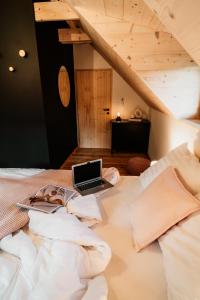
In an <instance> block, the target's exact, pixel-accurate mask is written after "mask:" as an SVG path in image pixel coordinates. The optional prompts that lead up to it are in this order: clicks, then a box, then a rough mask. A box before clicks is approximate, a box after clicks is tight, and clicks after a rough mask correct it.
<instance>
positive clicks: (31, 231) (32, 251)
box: [0, 169, 111, 300]
mask: <svg viewBox="0 0 200 300" xmlns="http://www.w3.org/2000/svg"><path fill="white" fill-rule="evenodd" d="M18 171H19V172H18ZM37 172H39V170H37ZM2 173H3V176H4V177H5V176H7V177H17V178H23V177H24V176H25V175H33V173H34V170H30V172H29V171H28V170H14V169H13V170H3V171H2ZM15 175H16V176H15ZM29 217H30V221H29V226H28V228H26V229H24V231H22V230H20V231H19V232H18V233H16V234H15V235H8V236H6V237H5V238H3V239H1V241H0V249H1V251H0V299H1V300H15V299H16V300H19V299H20V300H27V299H30V300H33V299H43V300H45V299H46V300H47V299H48V300H51V299H52V300H55V299H63V300H64V299H66V300H69V299H70V300H78V299H84V300H90V299H98V300H103V299H107V284H106V281H105V279H104V277H103V276H98V275H99V274H100V273H101V272H102V271H104V269H105V268H106V266H107V264H108V262H109V260H110V257H111V251H110V247H109V246H108V245H107V244H106V243H105V242H104V241H103V240H102V239H100V238H99V237H98V236H97V235H96V234H95V232H94V231H92V230H91V229H90V228H88V227H87V226H86V225H85V224H84V223H82V222H80V221H79V220H78V219H77V218H76V217H75V216H74V215H71V214H67V213H66V212H65V211H64V210H63V209H61V210H59V211H58V212H56V213H55V214H43V213H41V212H36V211H30V212H29Z"/></svg>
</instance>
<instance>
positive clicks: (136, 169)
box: [127, 156, 150, 176]
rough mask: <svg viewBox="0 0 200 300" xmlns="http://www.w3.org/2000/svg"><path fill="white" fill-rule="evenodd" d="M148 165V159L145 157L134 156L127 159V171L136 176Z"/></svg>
mask: <svg viewBox="0 0 200 300" xmlns="http://www.w3.org/2000/svg"><path fill="white" fill-rule="evenodd" d="M149 166H150V159H148V158H147V157H140V156H135V157H132V158H130V159H129V161H128V163H127V171H128V173H129V174H130V175H135V176H138V175H140V173H142V172H143V171H144V170H146V169H147V168H148V167H149Z"/></svg>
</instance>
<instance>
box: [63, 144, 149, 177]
mask: <svg viewBox="0 0 200 300" xmlns="http://www.w3.org/2000/svg"><path fill="white" fill-rule="evenodd" d="M136 155H137V156H138V155H139V156H143V157H147V155H145V154H137V153H111V150H110V149H94V148H76V149H75V150H74V151H73V153H72V154H71V155H70V156H69V157H68V158H67V159H66V161H65V162H64V163H63V165H62V166H61V169H66V170H70V169H71V166H72V165H73V164H78V163H82V162H85V161H88V160H93V159H97V158H102V160H103V168H109V167H115V168H117V169H118V170H119V173H120V175H123V176H126V175H129V173H128V172H127V169H126V166H127V162H128V160H129V159H130V158H132V157H133V156H136Z"/></svg>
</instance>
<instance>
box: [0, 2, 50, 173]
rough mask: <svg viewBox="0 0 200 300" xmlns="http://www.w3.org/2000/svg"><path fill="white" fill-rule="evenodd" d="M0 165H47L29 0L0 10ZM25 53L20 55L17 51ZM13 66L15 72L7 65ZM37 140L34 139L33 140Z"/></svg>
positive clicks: (46, 148) (8, 4)
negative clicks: (22, 50) (21, 56)
mask: <svg viewBox="0 0 200 300" xmlns="http://www.w3.org/2000/svg"><path fill="white" fill-rule="evenodd" d="M0 28H1V38H0V66H1V67H0V101H1V107H0V114H1V117H0V166H1V167H26V166H27V162H28V166H30V167H32V166H35V167H39V166H40V165H41V164H42V165H43V166H48V163H49V157H48V147H47V139H46V126H45V122H44V121H45V116H44V107H43V101H42V90H41V83H40V73H39V64H38V56H37V47H36V37H35V28H34V15H33V7H32V3H31V1H27V0H19V1H17V0H15V1H12V4H11V3H10V2H9V1H5V2H4V3H3V5H2V7H1V10H0ZM20 49H26V51H27V53H28V56H27V57H26V58H24V59H22V58H20V57H19V55H18V51H19V50H20ZM9 66H14V67H15V68H16V71H15V72H9V71H8V67H9ZM36 141H37V142H36Z"/></svg>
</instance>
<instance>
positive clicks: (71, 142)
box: [36, 22, 77, 165]
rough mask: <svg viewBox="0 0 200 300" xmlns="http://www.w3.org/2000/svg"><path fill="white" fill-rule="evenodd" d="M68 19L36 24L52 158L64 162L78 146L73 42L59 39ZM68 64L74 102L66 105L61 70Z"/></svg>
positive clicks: (59, 162)
mask: <svg viewBox="0 0 200 300" xmlns="http://www.w3.org/2000/svg"><path fill="white" fill-rule="evenodd" d="M66 26H67V24H66V22H44V23H37V24H36V33H37V41H38V53H39V63H40V71H41V75H42V76H41V80H42V90H43V95H44V103H45V112H46V122H47V133H48V143H49V149H50V152H49V154H50V159H51V161H52V163H53V164H54V165H57V164H58V165H60V164H62V162H63V158H64V159H65V158H66V156H67V155H68V154H70V153H71V152H72V151H73V150H74V148H75V147H76V146H77V128H76V102H75V89H74V62H73V46H72V45H62V44H61V43H59V42H58V28H63V27H66ZM62 65H63V66H65V67H66V69H67V71H68V75H69V79H70V90H71V94H70V103H69V106H68V107H67V108H65V107H64V106H63V105H62V103H61V101H60V97H59V92H58V73H59V69H60V67H61V66H62Z"/></svg>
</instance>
